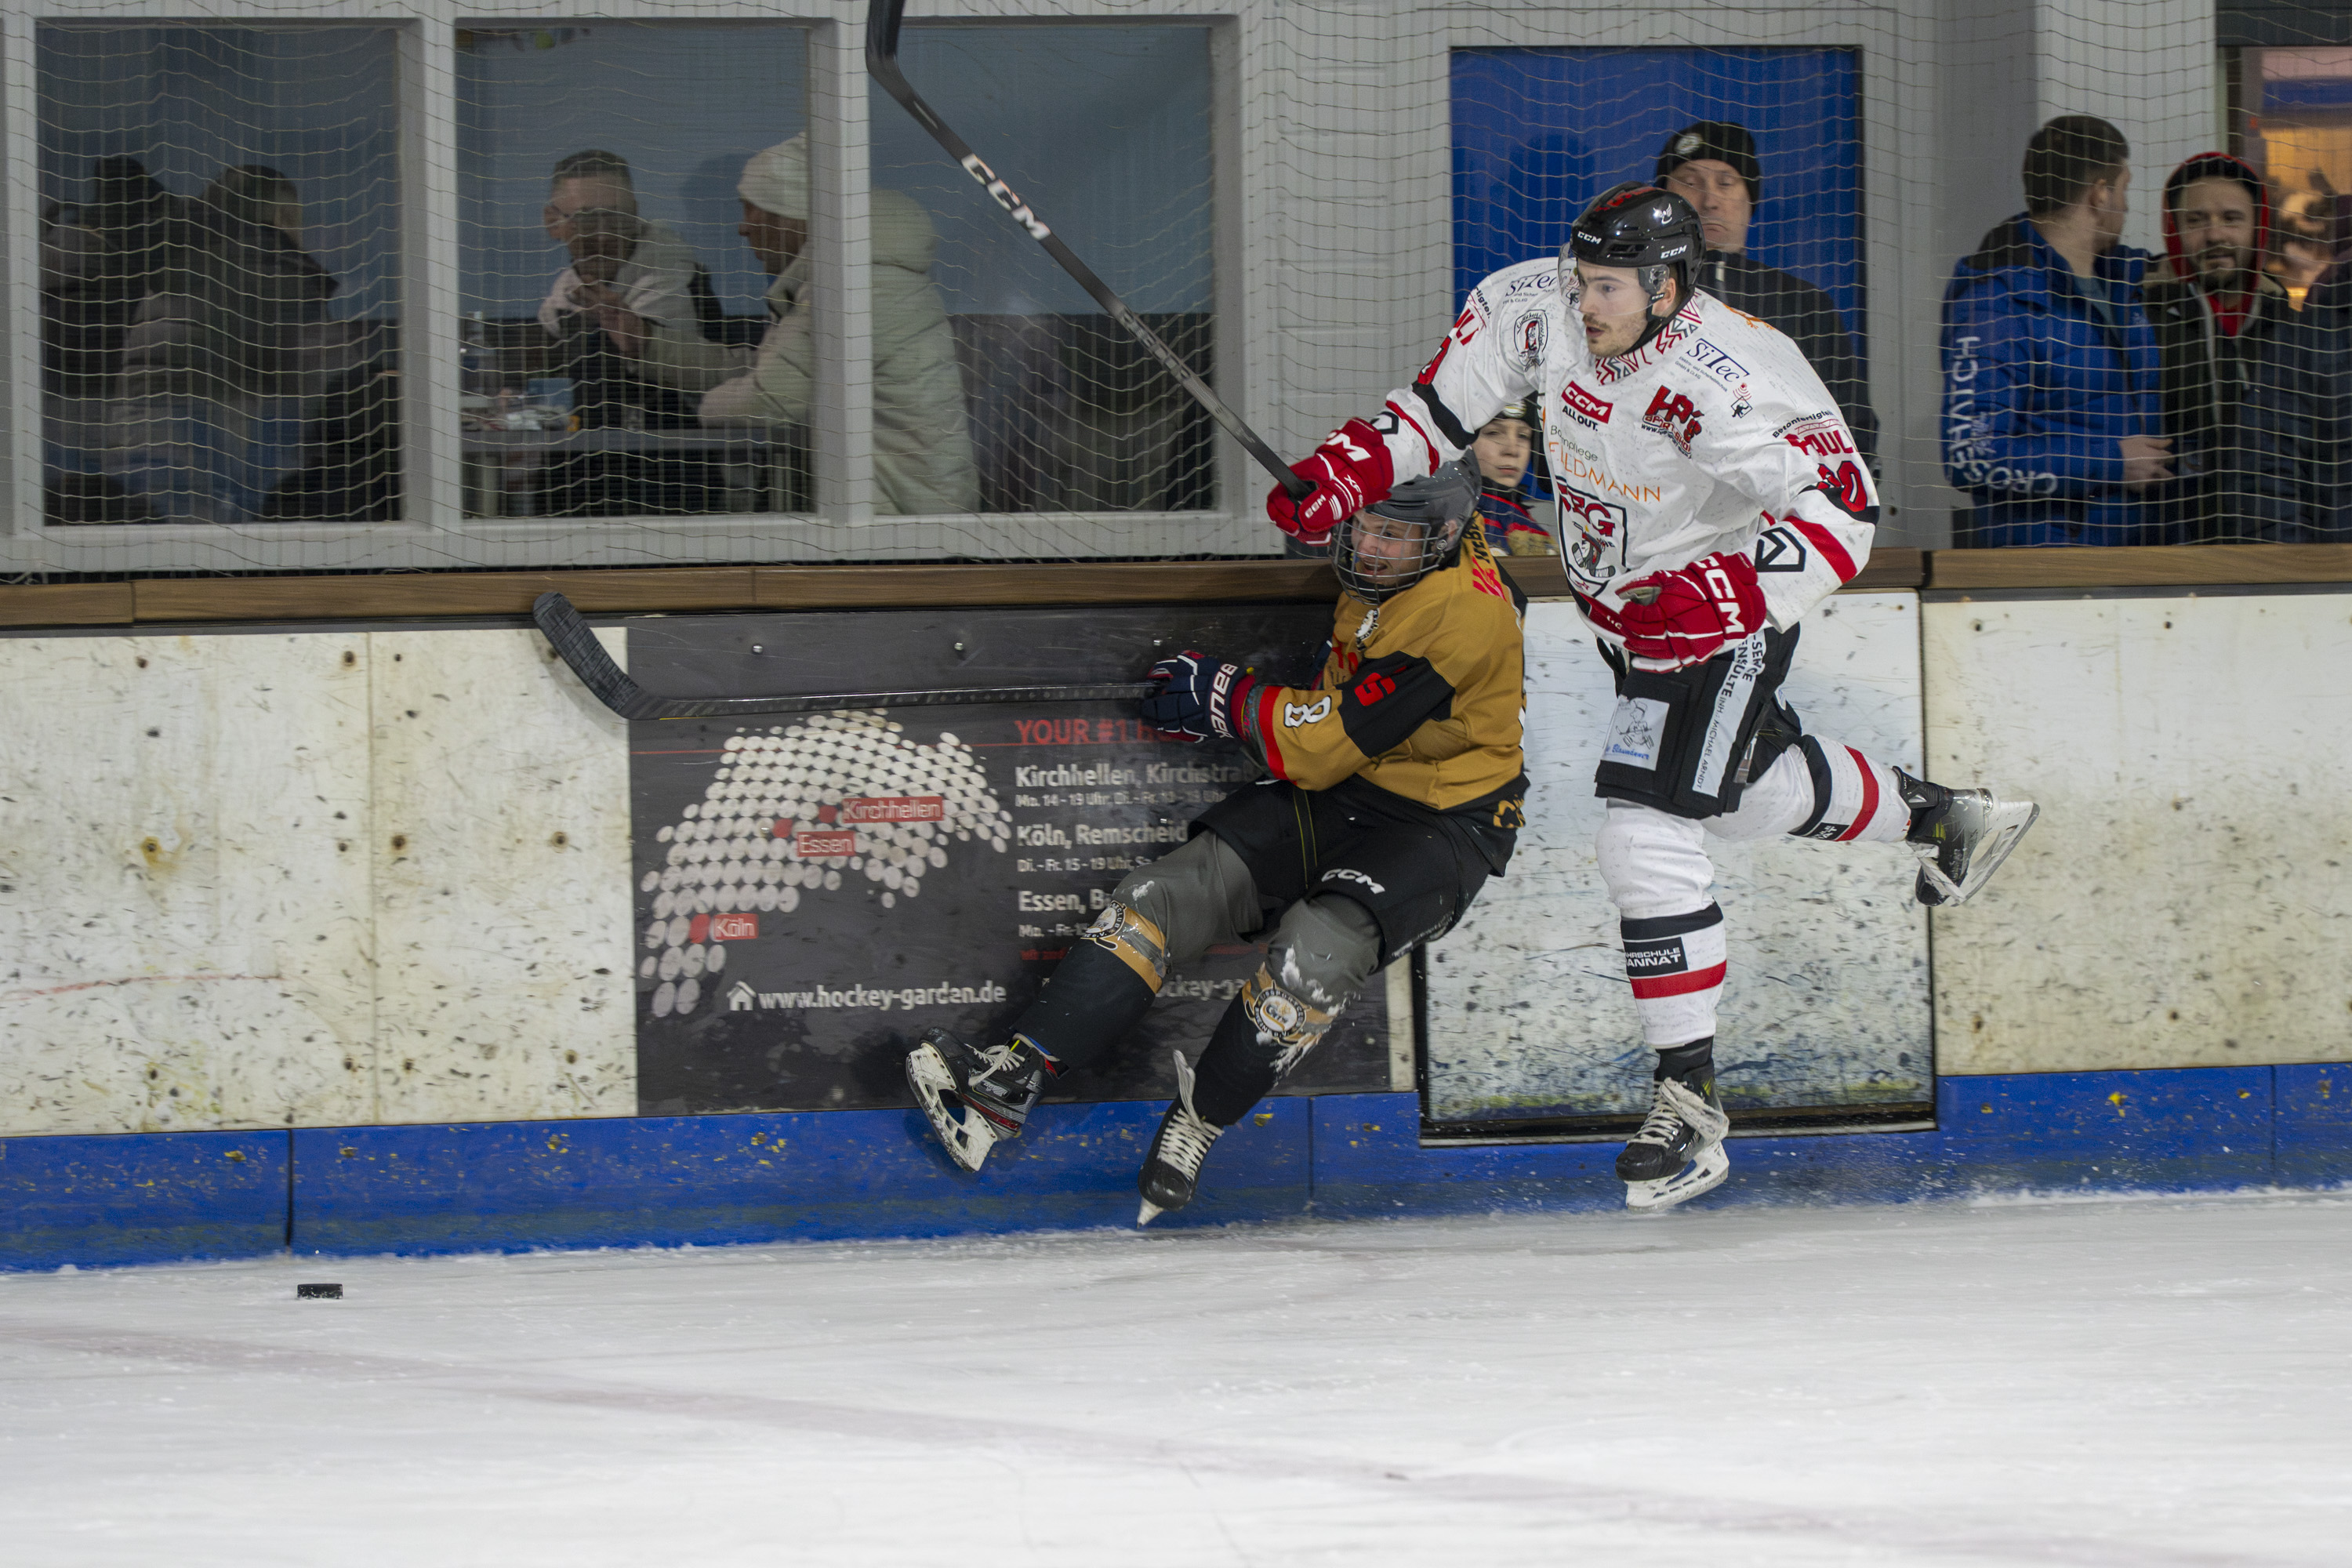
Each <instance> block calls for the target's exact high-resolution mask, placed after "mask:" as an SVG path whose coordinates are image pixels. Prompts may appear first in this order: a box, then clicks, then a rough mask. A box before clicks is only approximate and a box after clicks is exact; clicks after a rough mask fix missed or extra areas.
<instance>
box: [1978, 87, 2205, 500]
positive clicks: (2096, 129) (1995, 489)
mask: <svg viewBox="0 0 2352 1568" xmlns="http://www.w3.org/2000/svg"><path fill="white" fill-rule="evenodd" d="M2130 157H2131V148H2130V145H2129V143H2127V142H2125V140H2124V136H2123V132H2119V131H2117V130H2116V128H2115V127H2114V126H2112V125H2110V124H2108V123H2107V122H2106V121H2104V120H2101V119H2098V118H2096V117H2095V116H2093V115H2088V114H2066V115H2061V116H2059V117H2058V118H2057V119H2055V120H2053V121H2051V122H2050V123H2049V124H2047V125H2044V126H2043V127H2042V129H2041V130H2039V131H2037V132H2034V133H2033V139H2032V141H2031V142H2027V143H2026V148H2025V170H2024V174H2025V211H2024V212H2023V213H2021V214H2020V215H2019V216H2016V217H2013V218H2011V219H2010V220H2009V221H2008V222H2006V223H2004V224H2001V225H2000V226H1998V227H1996V228H1995V229H1993V231H1992V232H1991V233H1990V234H1988V235H1986V236H1985V237H1984V240H1983V242H1982V243H1981V244H1980V245H1979V246H1978V247H1977V251H1976V254H1975V255H1973V256H1969V257H1967V258H1964V259H1962V260H1961V262H1960V263H1959V265H1958V266H1957V267H1955V268H1953V269H1952V281H1951V284H1950V286H1949V287H1948V288H1947V289H1945V290H1944V332H1943V364H1944V410H1943V440H1944V468H1945V471H1946V472H1947V473H1948V475H1949V476H1950V479H1951V481H1952V483H1953V484H1954V485H1956V486H1958V488H1959V489H1963V490H1966V491H1967V492H1968V493H1969V499H1970V500H1972V501H1973V502H1974V503H1975V507H1974V511H1973V514H1972V517H1971V519H1970V522H1971V525H1972V532H1971V534H1970V540H1971V542H1974V543H1977V544H1980V545H1992V544H2141V543H2151V542H2157V536H2158V531H2157V529H2156V527H2155V526H2154V523H2155V519H2154V516H2153V513H2152V511H2151V510H2147V509H2144V507H2143V502H2142V497H2143V495H2144V493H2145V492H2146V491H2147V489H2148V488H2149V487H2150V486H2152V485H2158V484H2161V483H2163V482H2164V481H2166V480H2168V479H2171V478H2172V470H2171V468H2170V467H2169V460H2170V455H2171V447H2170V445H2169V443H2168V442H2167V441H2166V440H2165V439H2164V438H2163V437H2161V436H2160V435H2159V434H2158V429H2159V415H2158V403H2157V348H2156V339H2155V336H2154V334H2153V333H2151V332H2150V331H2149V330H2148V324H2147V316H2146V315H2145V314H2144V313H2143V312H2142V310H2141V308H2140V274H2141V270H2142V268H2144V267H2145V266H2146V264H2147V261H2148V259H2149V258H2148V255H2147V252H2146V251H2144V250H2137V249H2134V248H2133V247H2129V246H2124V245H2119V244H2118V243H2116V242H2117V241H2118V240H2119V239H2120V238H2121V237H2122V235H2123V226H2124V217H2125V215H2126V213H2127V212H2128V211H2129V205H2128V202H2127V198H2126V193H2127V192H2128V191H2129V189H2130V187H2131V166H2130V163H2129V159H2130Z"/></svg>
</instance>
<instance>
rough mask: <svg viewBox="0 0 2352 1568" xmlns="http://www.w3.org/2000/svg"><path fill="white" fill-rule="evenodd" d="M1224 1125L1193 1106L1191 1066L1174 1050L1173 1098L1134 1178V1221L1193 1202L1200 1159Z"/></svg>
mask: <svg viewBox="0 0 2352 1568" xmlns="http://www.w3.org/2000/svg"><path fill="white" fill-rule="evenodd" d="M1223 1131H1224V1129H1223V1128H1222V1127H1218V1126H1215V1125H1214V1124H1213V1123H1210V1122H1207V1121H1202V1120H1201V1118H1200V1115H1199V1114H1198V1113H1197V1112H1196V1111H1194V1110H1193V1109H1192V1067H1191V1065H1190V1064H1189V1063H1187V1062H1186V1061H1185V1060H1184V1053H1183V1052H1181V1051H1178V1052H1177V1053H1176V1101H1175V1103H1174V1104H1172V1105H1171V1106H1170V1107H1169V1108H1168V1114H1167V1115H1165V1116H1163V1117H1161V1118H1160V1131H1157V1132H1155V1133H1153V1134H1152V1135H1151V1152H1150V1153H1149V1154H1147V1155H1145V1156H1144V1160H1143V1171H1142V1173H1141V1174H1139V1175H1138V1176H1137V1177H1136V1178H1135V1186H1136V1190H1137V1191H1138V1192H1139V1193H1141V1194H1143V1206H1142V1207H1141V1208H1140V1209H1139V1210H1138V1211H1137V1212H1136V1215H1135V1223H1136V1224H1137V1225H1139V1226H1144V1225H1150V1223H1151V1222H1152V1221H1153V1220H1155V1219H1158V1218H1159V1217H1160V1215H1163V1214H1166V1213H1167V1212H1168V1211H1170V1210H1171V1209H1181V1208H1182V1207H1183V1206H1184V1205H1186V1204H1189V1203H1191V1202H1192V1189H1193V1184H1195V1183H1196V1182H1198V1181H1199V1180H1200V1179H1201V1162H1202V1161H1203V1160H1205V1159H1207V1158H1208V1157H1209V1145H1210V1144H1212V1143H1213V1142H1216V1141H1217V1134H1218V1133H1220V1132H1223Z"/></svg>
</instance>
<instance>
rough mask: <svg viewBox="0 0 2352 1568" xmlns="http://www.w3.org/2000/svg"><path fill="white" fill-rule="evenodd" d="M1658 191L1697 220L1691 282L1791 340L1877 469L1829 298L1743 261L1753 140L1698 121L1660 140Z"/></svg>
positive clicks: (1869, 417)
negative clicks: (1697, 256)
mask: <svg viewBox="0 0 2352 1568" xmlns="http://www.w3.org/2000/svg"><path fill="white" fill-rule="evenodd" d="M1657 181H1658V184H1661V185H1663V186H1664V187H1665V188H1666V189H1668V190H1670V191H1672V192H1674V193H1675V195H1678V196H1680V197H1682V198H1683V199H1684V200H1685V201H1686V202H1688V203H1690V205H1692V207H1693V208H1695V209H1696V211H1697V213H1698V216H1699V228H1700V232H1701V235H1702V236H1703V237H1704V238H1705V239H1706V255H1705V257H1704V258H1702V259H1701V261H1700V264H1699V268H1698V276H1697V279H1696V282H1697V285H1698V287H1700V288H1702V289H1706V291H1707V292H1708V293H1710V294H1712V295H1714V296H1715V297H1716V298H1717V299H1718V300H1722V301H1723V302H1724V303H1725V304H1727V305H1728V306H1730V307H1731V308H1732V309H1733V310H1745V311H1746V312H1747V313H1748V314H1749V315H1751V316H1757V317H1760V318H1762V319H1763V320H1765V321H1769V322H1771V323H1772V325H1774V326H1776V327H1778V328H1780V331H1783V332H1785V333H1787V334H1788V335H1789V336H1790V338H1791V339H1793V340H1795V342H1796V344H1797V346H1798V347H1799V348H1800V349H1801V350H1803V351H1804V354H1805V358H1806V360H1807V362H1808V363H1811V365H1812V367H1813V374H1816V375H1818V376H1820V377H1821V378H1822V385H1824V386H1826V387H1827V388H1829V393H1830V395H1831V396H1832V397H1834V398H1836V399H1837V405H1838V412H1840V413H1841V414H1843V415H1844V416H1845V422H1846V426H1847V428H1849V429H1850V430H1852V431H1853V440H1854V445H1855V446H1856V447H1859V448H1860V449H1861V451H1862V454H1863V456H1864V458H1868V459H1869V460H1870V463H1871V466H1872V468H1876V467H1877V458H1878V416H1877V415H1876V414H1875V413H1874V412H1873V411H1872V409H1871V406H1870V384H1869V383H1868V382H1867V381H1866V380H1865V379H1864V375H1863V370H1862V361H1861V359H1860V358H1859V357H1858V356H1857V355H1856V354H1855V353H1854V352H1853V337H1852V336H1851V335H1849V334H1848V332H1847V331H1846V326H1845V318H1844V317H1843V316H1841V315H1840V314H1839V313H1838V308H1837V305H1836V303H1835V302H1834V301H1833V300H1831V299H1830V297H1829V296H1828V295H1827V294H1826V293H1824V292H1822V290H1821V289H1816V288H1815V287H1813V285H1811V283H1808V282H1806V281H1805V280H1804V279H1801V278H1799V277H1797V276H1796V275H1795V274H1793V273H1789V272H1783V271H1781V270H1780V268H1777V267H1767V266H1765V265H1764V264H1763V263H1762V262H1760V261H1757V260H1754V259H1752V258H1750V257H1748V254H1747V249H1748V222H1749V220H1750V219H1752V218H1753V217H1754V216H1755V214H1756V204H1757V202H1758V201H1759V199H1760V198H1761V197H1762V195H1763V190H1764V178H1763V171H1762V170H1761V169H1760V168H1759V166H1758V164H1757V162H1756V138H1755V137H1753V136H1751V135H1749V134H1748V128H1747V127H1746V126H1744V125H1736V124H1734V123H1732V122H1731V121H1727V120H1702V121H1697V122H1696V123H1695V124H1691V125H1685V126H1684V127H1683V128H1682V129H1681V130H1680V131H1677V132H1675V133H1674V134H1673V135H1672V136H1669V137H1667V138H1666V144H1665V145H1664V147H1661V148H1660V149H1658V172H1657Z"/></svg>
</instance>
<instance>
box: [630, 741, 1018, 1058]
mask: <svg viewBox="0 0 2352 1568" xmlns="http://www.w3.org/2000/svg"><path fill="white" fill-rule="evenodd" d="M725 751H726V760H725V761H724V762H723V763H720V765H719V770H718V772H717V773H715V774H714V775H713V777H712V782H711V784H710V786H709V789H708V790H706V791H705V792H704V798H703V800H702V802H701V804H700V805H688V807H686V809H685V812H684V813H683V820H681V821H679V822H678V823H677V824H675V825H674V826H666V827H663V828H662V829H661V830H660V831H659V832H658V833H656V835H655V836H654V837H655V838H656V842H659V843H662V844H666V845H667V846H668V852H667V860H668V864H667V866H666V867H665V868H663V869H661V870H659V871H648V872H646V875H645V879H644V881H642V882H641V883H640V884H639V885H638V890H639V891H640V892H646V893H652V894H654V895H655V898H654V906H653V914H654V919H653V923H651V924H650V925H648V926H646V930H645V938H644V940H645V946H646V952H647V956H646V959H645V960H644V961H643V962H642V963H640V964H639V965H638V968H637V974H638V977H639V978H640V979H645V980H658V981H659V982H660V984H658V985H657V986H656V988H655V989H654V991H653V993H652V994H651V995H650V996H649V997H648V999H647V1003H648V1005H649V1006H650V1007H651V1009H652V1012H653V1016H655V1017H656V1018H665V1017H667V1016H670V1015H671V1014H672V1013H678V1014H686V1013H691V1012H693V1011H694V1009H695V1007H696V1006H697V1005H698V1004H699V1003H700V1002H701V1000H702V996H703V990H704V986H705V984H706V983H708V982H710V981H711V980H712V977H713V976H716V975H718V974H719V973H721V972H722V971H724V970H725V968H726V967H727V944H726V941H725V940H724V934H723V933H724V932H725V930H726V927H727V923H728V922H727V921H724V920H714V919H712V918H710V917H713V916H724V915H728V914H739V913H740V914H748V913H751V912H753V911H758V912H760V913H767V912H770V911H773V912H776V913H781V914H785V915H789V914H792V913H793V911H794V910H798V909H799V908H800V907H801V903H802V900H803V895H806V896H807V897H808V898H810V899H813V900H814V899H822V898H823V896H824V895H825V894H828V893H838V892H840V891H841V889H842V888H843V887H844V886H845V884H847V885H849V886H851V887H852V889H853V890H857V889H856V888H855V879H857V878H859V877H863V878H864V879H866V881H867V882H869V883H874V884H878V887H879V893H880V901H881V905H882V907H883V908H884V909H885V910H889V909H895V908H896V907H898V900H901V899H912V898H915V897H917V896H919V894H920V893H921V892H922V890H923V878H924V877H925V876H926V875H928V874H929V873H930V872H932V871H936V870H940V869H941V868H944V867H945V866H946V865H947V863H948V855H949V846H950V843H955V844H971V845H974V846H979V845H983V844H984V845H986V846H988V847H990V848H992V849H993V850H995V851H996V853H998V854H999V855H1002V854H1003V853H1004V847H1005V844H1006V842H1007V840H1008V839H1009V837H1010V836H1011V833H1012V830H1013V816H1012V814H1011V813H1010V812H1007V811H1005V810H1003V807H1002V806H1001V805H999V804H998V802H997V798H996V796H995V795H994V794H992V792H991V791H990V789H989V787H988V778H987V775H986V774H985V773H983V772H982V768H981V765H980V759H979V758H977V757H976V756H974V755H973V754H972V751H971V747H970V746H968V745H966V744H964V743H963V742H961V741H960V740H958V739H957V738H956V737H955V736H953V735H950V734H944V733H943V734H941V735H940V740H939V744H937V745H935V746H925V745H919V744H917V743H916V742H912V741H909V740H908V739H907V736H906V730H905V726H904V725H901V724H897V723H893V722H891V721H890V720H889V719H888V717H887V715H886V714H883V713H881V712H846V711H845V712H835V713H827V714H822V715H818V716H815V717H812V718H810V719H808V720H806V721H803V722H801V723H797V724H793V725H792V726H791V727H789V728H787V727H785V726H783V725H781V724H779V725H776V726H774V727H772V728H771V729H769V730H767V731H764V732H761V731H738V732H737V733H735V734H733V735H730V736H729V737H728V738H727V743H726V747H725ZM863 891H865V892H867V893H872V892H873V891H875V889H871V888H869V889H863ZM697 917H702V918H700V919H698V918H697Z"/></svg>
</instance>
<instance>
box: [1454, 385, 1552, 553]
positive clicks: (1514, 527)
mask: <svg viewBox="0 0 2352 1568" xmlns="http://www.w3.org/2000/svg"><path fill="white" fill-rule="evenodd" d="M1538 417H1539V416H1538V414H1537V413H1536V405H1535V400H1534V399H1532V398H1521V399H1520V400H1519V401H1518V402H1517V403H1507V404H1505V405H1503V411H1502V412H1501V413H1499V414H1497V415H1496V416H1494V417H1493V418H1492V419H1489V420H1487V421H1486V424H1485V425H1484V426H1481V427H1480V429H1479V431H1478V438H1477V439H1476V440H1475V441H1474V442H1472V443H1471V444H1470V451H1471V455H1472V456H1474V457H1475V458H1477V459H1478V479H1479V484H1478V521H1480V522H1481V523H1482V524H1484V525H1485V527H1486V548H1487V549H1489V550H1491V551H1493V552H1495V553H1496V554H1497V555H1557V554H1559V550H1558V549H1557V548H1556V547H1555V546H1554V545H1553V544H1552V542H1551V535H1550V534H1549V533H1546V532H1545V531H1543V527H1542V525H1541V524H1539V523H1538V522H1537V521H1536V520H1535V519H1534V518H1533V517H1531V516H1529V515H1528V493H1527V478H1528V463H1529V462H1530V461H1531V460H1532V459H1533V458H1534V455H1535V449H1536V421H1537V419H1538Z"/></svg>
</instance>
